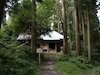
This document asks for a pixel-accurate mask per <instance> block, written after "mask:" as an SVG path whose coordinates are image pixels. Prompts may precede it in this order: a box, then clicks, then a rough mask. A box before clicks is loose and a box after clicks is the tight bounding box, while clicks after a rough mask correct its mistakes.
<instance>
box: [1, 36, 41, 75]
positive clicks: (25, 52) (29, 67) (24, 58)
mask: <svg viewBox="0 0 100 75" xmlns="http://www.w3.org/2000/svg"><path fill="white" fill-rule="evenodd" d="M18 45H20V43H19V42H17V41H15V40H12V38H11V37H10V36H7V37H6V36H5V37H2V38H1V40H0V75H37V74H36V73H37V72H38V71H39V67H38V64H37V61H36V60H34V59H33V56H34V55H33V54H32V53H31V52H30V47H29V46H26V45H24V46H21V47H18Z"/></svg>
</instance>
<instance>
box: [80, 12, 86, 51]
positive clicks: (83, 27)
mask: <svg viewBox="0 0 100 75" xmlns="http://www.w3.org/2000/svg"><path fill="white" fill-rule="evenodd" d="M81 18H82V29H83V47H84V50H85V49H86V41H85V23H84V14H83V11H82V13H81Z"/></svg>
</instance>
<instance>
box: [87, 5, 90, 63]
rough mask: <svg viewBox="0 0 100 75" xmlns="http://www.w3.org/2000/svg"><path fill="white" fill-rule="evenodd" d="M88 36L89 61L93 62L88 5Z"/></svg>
mask: <svg viewBox="0 0 100 75" xmlns="http://www.w3.org/2000/svg"><path fill="white" fill-rule="evenodd" d="M87 34H88V60H89V62H91V37H90V19H89V7H88V5H87Z"/></svg>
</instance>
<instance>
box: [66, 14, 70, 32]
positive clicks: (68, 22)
mask: <svg viewBox="0 0 100 75" xmlns="http://www.w3.org/2000/svg"><path fill="white" fill-rule="evenodd" d="M67 24H68V31H70V26H69V25H70V20H69V15H67Z"/></svg>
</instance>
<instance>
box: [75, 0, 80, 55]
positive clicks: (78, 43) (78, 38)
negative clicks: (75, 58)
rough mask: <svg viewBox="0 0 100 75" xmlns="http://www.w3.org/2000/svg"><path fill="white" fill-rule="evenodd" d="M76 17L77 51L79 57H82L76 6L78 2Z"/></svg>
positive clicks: (76, 11)
mask: <svg viewBox="0 0 100 75" xmlns="http://www.w3.org/2000/svg"><path fill="white" fill-rule="evenodd" d="M74 16H75V32H76V51H77V55H81V43H80V32H79V22H78V21H79V20H78V9H77V6H76V0H74Z"/></svg>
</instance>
